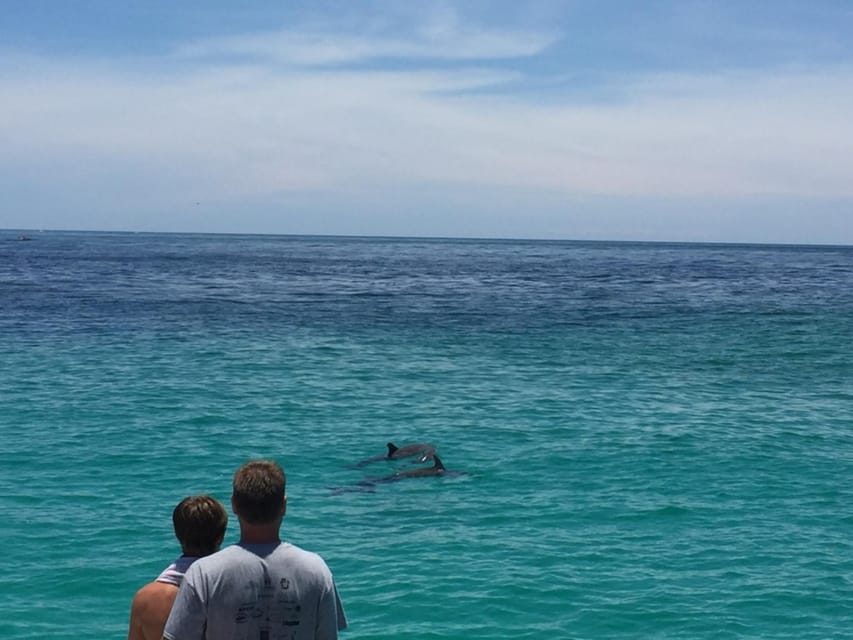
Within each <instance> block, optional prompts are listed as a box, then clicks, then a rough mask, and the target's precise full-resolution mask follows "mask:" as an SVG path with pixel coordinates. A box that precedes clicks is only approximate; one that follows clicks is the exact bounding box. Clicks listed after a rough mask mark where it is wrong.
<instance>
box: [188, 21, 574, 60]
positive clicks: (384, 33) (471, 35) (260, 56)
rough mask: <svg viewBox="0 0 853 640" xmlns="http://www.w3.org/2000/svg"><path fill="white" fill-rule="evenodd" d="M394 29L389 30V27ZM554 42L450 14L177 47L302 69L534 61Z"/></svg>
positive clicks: (546, 35)
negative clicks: (369, 63)
mask: <svg viewBox="0 0 853 640" xmlns="http://www.w3.org/2000/svg"><path fill="white" fill-rule="evenodd" d="M392 26H393V28H392ZM557 40H558V34H557V33H556V32H551V31H547V32H546V31H542V30H537V31H532V30H518V29H516V30H508V29H496V28H483V27H474V26H470V25H465V24H462V23H461V22H460V20H459V17H458V16H457V14H456V12H454V11H449V10H445V11H432V12H430V13H429V14H428V15H427V16H426V19H425V20H424V21H422V22H418V23H416V24H415V25H408V26H401V25H398V24H394V25H391V26H389V25H388V24H386V23H379V24H373V25H369V26H368V27H367V30H366V31H365V30H363V29H362V30H359V32H358V33H351V32H347V31H343V32H342V31H335V32H330V31H328V30H325V31H318V30H308V31H306V30H305V29H299V30H296V29H282V30H276V31H266V32H259V33H251V34H240V35H234V36H226V37H213V38H200V39H196V40H194V41H192V42H189V43H186V44H184V45H181V46H179V47H178V48H177V49H176V52H175V53H176V55H178V56H181V57H185V58H195V59H204V58H223V57H225V58H239V59H245V60H253V61H262V62H275V63H279V64H282V63H283V64H293V65H306V66H327V65H338V64H347V63H350V64H351V63H360V62H367V61H375V60H401V59H405V60H407V61H412V60H445V61H447V60H454V61H474V60H481V61H482V60H496V59H498V60H499V59H510V58H520V57H528V56H535V55H537V54H539V53H542V52H543V51H544V50H545V49H547V48H548V47H549V46H551V45H552V44H554V43H555V42H556V41H557Z"/></svg>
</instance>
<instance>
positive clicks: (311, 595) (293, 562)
mask: <svg viewBox="0 0 853 640" xmlns="http://www.w3.org/2000/svg"><path fill="white" fill-rule="evenodd" d="M286 506H287V497H286V495H285V477H284V471H283V470H282V468H281V467H280V466H279V465H278V464H276V463H275V462H273V461H271V460H255V461H251V462H248V463H246V464H245V465H243V466H242V467H240V468H239V469H238V470H237V472H236V473H235V474H234V492H233V494H232V495H231V509H232V510H233V511H234V514H235V515H236V516H237V520H238V521H239V522H240V542H239V543H237V544H235V545H232V546H230V547H227V548H225V549H223V550H222V551H220V552H219V553H216V554H214V555H212V556H208V557H207V558H202V559H200V560H199V561H197V562H195V563H194V564H193V565H192V566H191V567H190V568H189V570H188V571H187V574H186V577H185V579H184V583H183V585H182V586H181V590H180V592H179V593H178V597H177V599H176V600H175V605H174V606H173V607H172V613H171V614H170V615H169V620H168V622H166V628H165V630H164V632H163V637H164V638H167V640H201V639H202V638H204V639H205V640H231V639H232V638H250V639H251V640H279V639H280V640H334V639H335V638H337V637H338V631H339V630H342V629H345V628H346V626H347V621H346V616H345V615H344V611H343V607H342V606H341V600H340V598H339V597H338V590H337V587H336V586H335V582H334V579H333V578H332V573H331V571H329V567H328V566H326V563H325V562H324V561H323V559H322V558H321V557H320V556H318V555H317V554H315V553H311V552H309V551H304V550H303V549H300V548H299V547H296V546H294V545H292V544H289V543H287V542H282V540H281V538H280V537H279V529H280V527H281V521H282V519H283V518H284V513H285V510H286Z"/></svg>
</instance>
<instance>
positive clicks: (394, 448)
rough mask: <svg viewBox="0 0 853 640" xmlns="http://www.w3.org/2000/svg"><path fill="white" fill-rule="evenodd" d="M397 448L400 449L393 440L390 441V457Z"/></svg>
mask: <svg viewBox="0 0 853 640" xmlns="http://www.w3.org/2000/svg"><path fill="white" fill-rule="evenodd" d="M397 449H398V447H396V446H395V445H394V443H393V442H389V443H388V457H389V458H390V457H391V456H393V455H394V452H395V451H396V450H397Z"/></svg>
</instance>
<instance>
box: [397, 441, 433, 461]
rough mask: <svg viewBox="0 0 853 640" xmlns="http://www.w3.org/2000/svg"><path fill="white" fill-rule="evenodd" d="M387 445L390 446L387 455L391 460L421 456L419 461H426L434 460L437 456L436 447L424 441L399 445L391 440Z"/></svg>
mask: <svg viewBox="0 0 853 640" xmlns="http://www.w3.org/2000/svg"><path fill="white" fill-rule="evenodd" d="M385 446H387V447H388V455H387V456H386V457H387V458H389V459H391V460H399V459H400V458H409V457H411V456H419V458H418V462H426V461H427V460H432V459H433V458H434V457H435V447H434V446H432V445H431V444H426V443H424V442H416V443H415V444H407V445H404V446H402V447H398V446H396V445H395V444H394V443H393V442H389V443H388V444H387V445H385Z"/></svg>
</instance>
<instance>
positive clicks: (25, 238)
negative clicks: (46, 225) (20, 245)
mask: <svg viewBox="0 0 853 640" xmlns="http://www.w3.org/2000/svg"><path fill="white" fill-rule="evenodd" d="M18 240H20V241H21V242H26V241H27V240H32V238H31V237H29V236H18Z"/></svg>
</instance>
